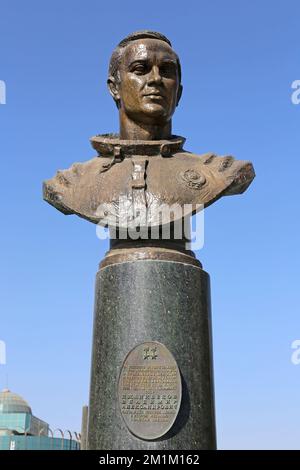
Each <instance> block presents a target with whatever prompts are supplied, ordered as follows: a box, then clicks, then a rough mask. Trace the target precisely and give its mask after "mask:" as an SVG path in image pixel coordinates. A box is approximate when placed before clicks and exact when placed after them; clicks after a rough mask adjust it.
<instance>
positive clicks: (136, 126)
mask: <svg viewBox="0 0 300 470" xmlns="http://www.w3.org/2000/svg"><path fill="white" fill-rule="evenodd" d="M107 83H108V87H109V91H110V93H111V95H112V97H113V99H114V101H115V103H116V105H117V107H118V110H119V118H120V133H119V135H113V134H106V135H97V136H95V137H92V138H91V144H92V146H93V148H94V149H95V150H96V151H97V156H96V157H95V158H93V159H91V160H89V161H86V162H84V163H75V164H73V165H72V166H71V167H70V168H69V169H67V170H64V171H58V172H57V174H56V176H55V177H54V178H52V179H50V180H48V181H46V182H45V183H44V199H45V200H46V201H47V202H49V203H50V204H52V205H53V206H55V207H56V208H57V209H59V210H60V211H61V212H63V213H64V214H77V215H79V216H80V217H83V218H85V219H87V220H89V221H90V222H93V223H99V224H101V225H104V226H107V225H109V219H110V216H111V215H113V216H114V217H117V218H119V217H120V215H121V212H122V211H123V212H124V204H121V205H122V206H123V207H122V208H121V207H120V200H121V201H126V203H125V206H126V207H127V209H126V210H127V211H129V212H131V214H132V217H133V218H134V217H135V215H136V214H139V215H140V214H141V213H143V214H144V220H145V221H146V223H150V224H159V220H158V218H157V214H158V211H159V207H161V205H162V204H167V205H172V204H179V205H180V206H183V205H185V204H189V205H190V207H191V210H190V213H191V214H192V213H195V212H196V211H197V207H198V205H199V204H201V205H203V206H204V207H207V206H208V205H210V204H212V203H213V202H215V201H216V200H217V199H219V198H220V197H222V196H227V195H233V194H239V193H242V192H244V191H245V190H246V189H247V188H248V186H249V184H250V183H251V181H252V180H253V178H254V176H255V174H254V170H253V167H252V164H251V163H250V162H246V161H238V160H235V159H234V158H233V157H232V156H222V157H220V156H216V155H214V154H212V153H207V154H204V155H196V154H194V153H191V152H188V151H186V150H184V148H183V145H184V142H185V139H184V138H183V137H179V136H173V135H172V115H173V113H174V111H175V108H176V106H177V105H178V103H179V101H180V97H181V94H182V85H181V67H180V61H179V58H178V56H177V54H176V53H175V52H174V50H173V49H172V46H171V43H170V41H169V40H168V39H167V38H166V37H165V36H163V35H162V34H160V33H157V32H153V31H139V32H136V33H133V34H130V35H129V36H127V37H126V38H125V39H124V40H123V41H121V42H120V43H119V45H118V46H117V48H116V49H115V50H114V52H113V54H112V57H111V61H110V65H109V77H108V81H107ZM170 217H172V216H170ZM170 221H172V218H171V219H170Z"/></svg>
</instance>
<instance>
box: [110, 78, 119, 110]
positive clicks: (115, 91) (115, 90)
mask: <svg viewBox="0 0 300 470" xmlns="http://www.w3.org/2000/svg"><path fill="white" fill-rule="evenodd" d="M107 86H108V90H109V93H110V94H111V96H112V97H113V99H114V100H115V103H116V105H117V107H119V103H120V93H119V85H118V83H117V81H116V79H115V78H114V77H112V76H110V77H108V79H107Z"/></svg>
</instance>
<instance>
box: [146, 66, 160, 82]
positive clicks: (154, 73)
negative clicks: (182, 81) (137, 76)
mask: <svg viewBox="0 0 300 470" xmlns="http://www.w3.org/2000/svg"><path fill="white" fill-rule="evenodd" d="M160 82H161V75H160V72H159V68H158V67H157V65H153V67H152V69H151V72H150V77H149V84H150V83H160Z"/></svg>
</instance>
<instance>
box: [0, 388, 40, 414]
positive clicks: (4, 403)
mask: <svg viewBox="0 0 300 470" xmlns="http://www.w3.org/2000/svg"><path fill="white" fill-rule="evenodd" d="M0 413H30V414H32V412H31V408H30V406H29V405H28V403H27V401H25V400H24V398H22V397H21V396H20V395H17V394H16V393H12V392H11V391H10V390H8V389H7V388H5V389H4V390H2V392H0Z"/></svg>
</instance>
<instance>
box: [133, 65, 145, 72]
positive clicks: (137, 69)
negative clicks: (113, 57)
mask: <svg viewBox="0 0 300 470" xmlns="http://www.w3.org/2000/svg"><path fill="white" fill-rule="evenodd" d="M133 72H134V73H137V74H143V73H145V72H146V67H145V65H143V64H138V65H136V66H135V67H134V69H133Z"/></svg>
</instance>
